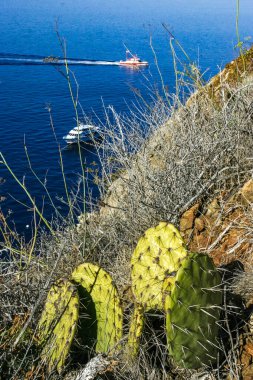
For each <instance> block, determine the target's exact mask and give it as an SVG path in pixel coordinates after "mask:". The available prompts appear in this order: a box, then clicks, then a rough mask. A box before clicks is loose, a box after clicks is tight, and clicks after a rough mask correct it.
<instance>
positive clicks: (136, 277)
mask: <svg viewBox="0 0 253 380" xmlns="http://www.w3.org/2000/svg"><path fill="white" fill-rule="evenodd" d="M186 256H187V251H186V249H185V246H184V241H183V239H182V237H181V235H180V233H179V231H178V230H177V229H176V228H175V227H174V226H173V225H172V224H170V223H166V222H161V223H159V225H158V226H156V227H154V228H149V229H148V230H147V231H146V232H145V234H144V236H143V237H141V238H140V240H139V242H138V244H137V246H136V249H135V251H134V253H133V256H132V259H131V277H132V289H133V293H134V295H135V298H136V301H137V302H139V303H141V304H142V305H144V306H145V309H146V310H150V309H160V310H161V309H162V308H163V302H162V287H163V281H164V279H165V278H170V277H175V275H176V272H177V270H178V269H179V267H180V265H181V264H180V263H181V260H182V259H183V258H185V257H186Z"/></svg>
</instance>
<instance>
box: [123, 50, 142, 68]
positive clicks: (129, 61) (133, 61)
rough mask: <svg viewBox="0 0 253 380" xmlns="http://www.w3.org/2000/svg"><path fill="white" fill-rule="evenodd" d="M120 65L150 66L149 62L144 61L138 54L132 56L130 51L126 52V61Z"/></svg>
mask: <svg viewBox="0 0 253 380" xmlns="http://www.w3.org/2000/svg"><path fill="white" fill-rule="evenodd" d="M119 64H120V65H122V66H133V67H137V66H148V62H147V61H142V60H141V59H140V58H139V57H138V55H137V54H132V53H131V52H130V51H129V50H127V51H126V60H125V61H122V60H121V61H119Z"/></svg>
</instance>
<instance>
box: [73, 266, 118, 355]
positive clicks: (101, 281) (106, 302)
mask: <svg viewBox="0 0 253 380" xmlns="http://www.w3.org/2000/svg"><path fill="white" fill-rule="evenodd" d="M71 279H72V281H74V282H75V283H77V284H79V285H80V286H81V287H83V288H84V289H85V291H87V292H88V293H89V295H90V297H91V299H92V301H93V303H94V305H95V316H94V315H91V314H89V308H87V310H86V312H87V314H88V318H89V322H88V321H87V327H88V323H89V324H90V326H92V325H93V326H95V325H96V336H95V337H94V339H96V352H104V353H107V352H108V351H110V350H112V349H113V348H114V347H115V346H116V345H117V344H118V342H119V341H120V339H121V338H122V324H123V311H122V308H121V305H120V298H119V295H118V292H117V289H116V287H115V286H114V284H113V281H112V278H111V276H110V275H109V274H108V273H107V272H105V271H104V270H103V269H101V268H99V267H98V266H96V265H94V264H90V263H85V264H81V265H79V266H78V267H77V268H76V269H75V270H74V272H73V273H72V276H71ZM81 301H82V300H81ZM84 304H85V300H84ZM94 317H95V320H94ZM84 335H85V334H84Z"/></svg>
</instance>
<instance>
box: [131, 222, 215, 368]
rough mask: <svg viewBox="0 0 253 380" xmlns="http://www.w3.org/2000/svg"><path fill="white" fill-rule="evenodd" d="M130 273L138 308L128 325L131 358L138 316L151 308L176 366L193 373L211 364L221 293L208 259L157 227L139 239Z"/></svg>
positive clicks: (167, 226)
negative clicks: (162, 320)
mask: <svg viewBox="0 0 253 380" xmlns="http://www.w3.org/2000/svg"><path fill="white" fill-rule="evenodd" d="M131 270H132V272H131V276H132V290H133V294H134V295H135V299H136V301H137V302H138V303H139V305H138V307H137V308H136V309H135V310H134V312H133V317H132V320H131V322H130V336H131V339H130V343H131V342H132V347H133V349H132V355H136V354H137V353H138V343H139V341H140V338H139V335H140V328H141V329H143V320H144V315H143V316H141V315H140V313H141V312H142V313H145V312H147V311H149V310H150V309H157V310H162V311H164V312H165V315H166V336H167V342H168V351H169V353H170V355H171V356H172V357H173V358H174V360H175V362H176V363H177V364H178V365H181V366H182V367H186V368H198V367H201V366H203V365H211V364H212V363H213V362H214V361H215V360H217V354H218V349H219V348H218V343H217V336H218V321H219V315H220V305H221V302H222V294H221V288H220V284H221V277H220V274H219V272H218V271H217V270H216V269H215V267H214V265H213V262H212V260H211V258H210V257H208V256H207V255H203V254H197V253H190V252H188V251H187V250H186V248H185V246H184V243H183V239H182V237H181V236H180V233H179V232H178V230H177V229H176V228H175V227H174V226H173V225H171V224H169V223H165V222H162V223H160V224H159V225H158V226H157V227H155V228H150V229H148V230H147V231H146V233H145V235H144V236H143V237H142V238H141V239H140V240H139V242H138V244H137V247H136V249H135V251H134V253H133V256H132V260H131ZM140 305H141V306H140ZM137 320H138V321H142V322H141V323H138V322H137ZM137 323H138V326H139V328H137V327H136V325H137ZM134 334H135V336H134Z"/></svg>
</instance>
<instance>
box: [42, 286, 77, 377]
mask: <svg viewBox="0 0 253 380" xmlns="http://www.w3.org/2000/svg"><path fill="white" fill-rule="evenodd" d="M78 309H79V297H78V294H77V292H76V290H75V287H74V286H73V285H72V284H71V283H70V282H69V281H66V280H60V281H58V282H57V283H56V284H54V285H53V286H52V287H51V289H50V290H49V293H48V296H47V299H46V304H45V307H44V310H43V313H42V316H41V319H40V321H39V325H38V340H39V343H40V344H41V345H42V346H43V350H42V358H43V360H44V361H46V362H47V364H48V369H49V371H50V372H51V371H52V370H53V369H57V371H58V372H61V370H62V368H63V365H64V363H65V360H66V357H67V355H68V352H69V350H70V346H71V344H72V341H73V339H74V335H75V332H76V328H77V321H78Z"/></svg>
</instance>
